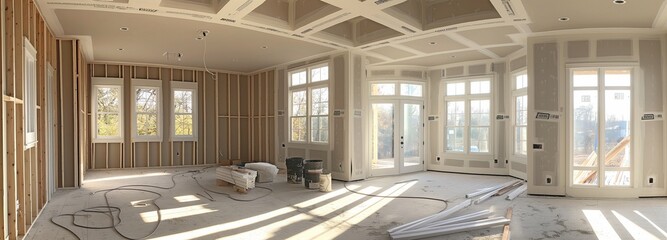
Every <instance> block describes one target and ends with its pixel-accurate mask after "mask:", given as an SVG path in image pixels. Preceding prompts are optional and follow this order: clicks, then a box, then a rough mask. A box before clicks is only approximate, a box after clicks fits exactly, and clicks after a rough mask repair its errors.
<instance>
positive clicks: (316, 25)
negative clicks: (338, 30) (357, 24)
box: [294, 10, 359, 35]
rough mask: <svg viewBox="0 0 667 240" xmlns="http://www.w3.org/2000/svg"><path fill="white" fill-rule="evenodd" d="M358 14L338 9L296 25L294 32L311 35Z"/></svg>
mask: <svg viewBox="0 0 667 240" xmlns="http://www.w3.org/2000/svg"><path fill="white" fill-rule="evenodd" d="M357 16H359V15H357V14H352V13H351V12H348V11H345V10H339V11H336V12H334V13H331V14H329V15H326V16H324V17H321V18H318V19H315V20H313V21H310V22H308V23H307V24H305V25H303V26H300V27H297V28H296V29H294V32H296V33H297V34H303V35H312V34H313V33H315V32H319V31H322V30H324V29H327V28H329V27H331V26H334V25H336V24H339V23H342V22H345V21H347V20H350V19H352V18H355V17H357ZM308 29H311V30H310V31H308V32H306V33H304V31H306V30H308Z"/></svg>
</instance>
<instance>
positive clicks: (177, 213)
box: [139, 204, 218, 223]
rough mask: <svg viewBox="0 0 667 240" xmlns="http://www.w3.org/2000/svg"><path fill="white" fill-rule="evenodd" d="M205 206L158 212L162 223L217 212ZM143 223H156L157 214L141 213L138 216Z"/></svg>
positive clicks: (151, 212) (152, 212)
mask: <svg viewBox="0 0 667 240" xmlns="http://www.w3.org/2000/svg"><path fill="white" fill-rule="evenodd" d="M206 205H207V204H199V205H192V206H186V207H180V208H172V209H162V210H161V211H160V214H161V218H162V221H164V220H169V219H176V218H183V217H189V216H195V215H199V214H205V213H211V212H217V211H218V210H216V209H210V208H206V207H205V206H206ZM139 215H140V216H141V219H142V220H143V221H144V222H147V223H150V222H157V212H156V211H150V212H143V213H140V214H139Z"/></svg>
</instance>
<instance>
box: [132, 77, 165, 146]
mask: <svg viewBox="0 0 667 240" xmlns="http://www.w3.org/2000/svg"><path fill="white" fill-rule="evenodd" d="M132 85H133V87H132V92H133V96H134V101H133V103H132V109H133V112H132V119H133V120H132V121H133V122H132V132H133V136H132V137H133V138H134V140H146V141H160V140H162V137H161V136H162V134H161V132H162V104H161V99H162V95H161V85H162V81H160V80H143V79H132Z"/></svg>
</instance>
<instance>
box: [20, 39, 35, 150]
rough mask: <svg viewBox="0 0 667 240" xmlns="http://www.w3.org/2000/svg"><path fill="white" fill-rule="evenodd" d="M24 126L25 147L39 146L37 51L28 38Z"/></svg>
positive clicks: (24, 88) (25, 51)
mask: <svg viewBox="0 0 667 240" xmlns="http://www.w3.org/2000/svg"><path fill="white" fill-rule="evenodd" d="M23 51H24V53H25V58H24V60H23V79H24V80H25V85H24V87H23V122H24V123H23V124H24V127H23V129H24V130H25V131H24V147H25V149H28V148H31V147H33V146H35V144H37V140H38V139H37V50H36V49H35V47H33V46H32V43H30V40H28V38H25V37H24V38H23Z"/></svg>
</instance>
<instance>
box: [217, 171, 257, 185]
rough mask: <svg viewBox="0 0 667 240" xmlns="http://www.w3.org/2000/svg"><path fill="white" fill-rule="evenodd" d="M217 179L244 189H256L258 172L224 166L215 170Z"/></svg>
mask: <svg viewBox="0 0 667 240" xmlns="http://www.w3.org/2000/svg"><path fill="white" fill-rule="evenodd" d="M215 177H216V178H217V179H220V180H222V181H225V182H228V183H231V184H234V185H235V186H237V187H239V188H242V189H245V190H247V189H251V188H255V178H256V177H257V171H254V170H250V169H243V168H239V167H237V166H222V167H218V168H217V169H216V170H215Z"/></svg>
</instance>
